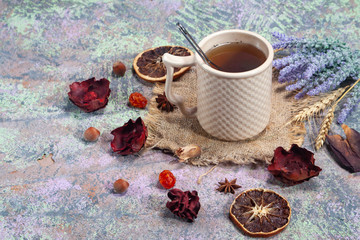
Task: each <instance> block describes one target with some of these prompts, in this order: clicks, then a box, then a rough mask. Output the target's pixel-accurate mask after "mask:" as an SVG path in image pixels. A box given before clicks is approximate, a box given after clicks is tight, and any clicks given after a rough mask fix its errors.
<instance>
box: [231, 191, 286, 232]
mask: <svg viewBox="0 0 360 240" xmlns="http://www.w3.org/2000/svg"><path fill="white" fill-rule="evenodd" d="M290 216H291V208H290V205H289V202H288V201H287V200H286V199H285V198H284V197H282V196H280V195H279V194H277V193H276V192H274V191H271V190H267V189H261V188H256V189H249V190H247V191H244V192H242V193H241V194H240V195H238V196H237V197H236V198H235V200H234V202H233V203H232V204H231V207H230V219H231V220H232V221H233V222H234V223H235V224H236V225H237V226H238V227H239V228H240V229H242V230H243V231H244V232H245V234H247V235H249V236H252V237H270V236H273V235H275V234H277V233H279V232H281V231H282V230H283V229H284V228H285V227H286V226H287V225H288V224H289V222H290Z"/></svg>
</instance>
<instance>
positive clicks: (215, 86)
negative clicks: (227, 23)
mask: <svg viewBox="0 0 360 240" xmlns="http://www.w3.org/2000/svg"><path fill="white" fill-rule="evenodd" d="M231 42H240V43H247V44H251V45H253V46H255V47H257V48H258V49H260V50H261V51H262V52H263V53H264V54H265V56H266V60H265V62H264V63H263V64H262V65H260V66H259V67H257V68H255V69H252V70H250V71H246V72H239V73H230V72H222V71H219V70H216V69H214V68H212V67H210V66H208V65H207V64H206V63H205V62H204V61H203V60H202V59H201V57H200V56H199V55H198V54H197V53H196V54H195V55H192V56H186V57H179V56H174V55H171V54H168V53H166V54H164V56H163V58H162V61H163V63H164V64H165V66H166V69H167V75H166V82H165V95H166V97H167V98H168V100H169V101H170V102H171V103H172V104H175V105H176V106H178V107H179V109H180V111H181V112H182V113H183V114H184V115H185V116H188V117H194V116H196V117H197V119H198V121H199V123H200V125H201V127H202V128H203V129H204V130H205V131H206V132H207V133H209V134H210V135H212V136H214V137H216V138H218V139H221V140H226V141H239V140H245V139H249V138H252V137H254V136H256V135H258V134H259V133H260V132H262V131H263V130H264V129H265V127H266V126H267V124H268V123H269V119H270V112H271V92H272V88H271V83H272V61H273V58H274V51H273V48H272V46H271V44H270V43H269V42H268V41H267V40H266V39H265V38H264V37H262V36H260V35H259V34H256V33H253V32H249V31H245V30H237V29H234V30H224V31H219V32H215V33H213V34H211V35H209V36H207V37H205V38H204V39H203V40H202V41H201V42H200V43H199V46H200V48H201V49H202V50H203V51H204V52H205V53H206V52H207V51H208V50H210V49H212V48H213V47H215V46H217V45H220V44H224V43H231ZM192 65H195V66H196V73H197V106H196V107H193V108H187V107H185V106H184V98H183V97H182V96H180V95H177V94H174V93H172V91H171V85H172V82H173V74H174V67H184V66H192Z"/></svg>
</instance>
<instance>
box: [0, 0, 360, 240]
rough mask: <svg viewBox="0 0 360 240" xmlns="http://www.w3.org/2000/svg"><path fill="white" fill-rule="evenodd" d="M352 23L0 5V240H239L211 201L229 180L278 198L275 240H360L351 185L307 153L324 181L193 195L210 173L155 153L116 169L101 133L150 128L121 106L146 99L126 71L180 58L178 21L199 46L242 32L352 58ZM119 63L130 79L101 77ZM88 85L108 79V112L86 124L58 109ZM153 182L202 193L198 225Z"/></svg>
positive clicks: (217, 200)
mask: <svg viewBox="0 0 360 240" xmlns="http://www.w3.org/2000/svg"><path fill="white" fill-rule="evenodd" d="M359 15H360V1H341V0H338V1H335V0H327V1H326V0H324V1H309V0H306V1H300V0H298V1H261V0H247V1H245V0H243V1H230V0H229V1H196V0H192V1H177V0H168V1H165V0H163V1H156V0H154V1H149V0H147V1H110V0H106V1H95V0H86V1H80V0H76V1H75V0H72V1H70V0H67V1H55V0H49V1H34V0H28V1H13V0H0V37H1V42H0V64H1V68H0V106H1V107H0V162H1V165H0V239H244V238H246V237H245V236H244V235H243V234H242V233H241V232H240V231H239V230H238V229H237V228H236V227H235V226H234V225H233V224H232V223H231V221H230V220H229V218H228V210H229V206H230V204H231V202H232V201H233V199H234V195H224V194H221V193H219V192H217V191H215V190H214V189H215V188H216V186H217V182H218V181H221V180H223V179H224V178H225V177H227V178H228V179H232V178H237V179H238V183H239V184H241V185H242V189H249V188H255V187H264V188H269V189H272V190H274V191H277V192H278V193H280V194H282V195H283V196H284V197H286V198H287V199H288V201H289V202H290V205H291V207H292V219H291V222H290V224H289V226H288V227H287V228H286V229H285V231H284V232H282V233H280V234H279V235H277V236H275V237H274V238H273V239H359V234H360V200H359V197H360V184H359V183H360V175H359V174H349V173H348V172H346V171H345V170H343V169H342V168H340V167H339V166H338V165H337V164H336V163H335V162H334V160H333V159H332V157H331V156H330V154H329V152H328V151H327V150H326V149H322V150H321V151H319V152H317V153H316V154H315V158H316V164H317V165H319V166H320V167H321V168H322V169H323V171H322V172H321V173H320V176H319V177H316V178H313V179H311V180H310V181H308V182H305V183H303V184H300V185H297V186H293V187H286V186H284V185H282V184H279V183H278V182H277V181H275V180H274V179H273V178H272V176H271V175H270V174H269V173H268V172H267V170H266V166H261V165H260V166H245V167H241V166H219V167H217V168H216V169H215V170H214V171H213V172H212V173H211V174H209V175H208V176H206V177H204V179H203V182H202V184H201V185H198V184H197V183H196V180H197V177H198V176H200V175H201V174H202V173H204V172H206V171H207V170H208V169H207V168H198V167H193V166H188V165H184V164H180V163H177V162H176V161H174V159H175V158H173V157H172V156H169V155H164V154H162V153H160V152H155V151H148V152H146V153H144V154H143V155H141V156H127V157H122V156H119V155H117V154H114V153H112V150H111V148H110V141H111V139H112V136H111V135H110V134H109V133H110V131H111V130H113V129H115V128H116V127H119V126H121V125H122V124H124V123H125V122H126V121H127V120H128V119H129V118H133V119H135V118H137V117H138V116H145V115H146V110H136V109H133V108H129V107H128V105H127V98H128V96H129V94H130V93H131V92H134V91H139V92H142V93H144V95H145V96H147V97H148V98H150V97H151V89H152V84H149V83H145V82H144V81H142V80H139V79H138V78H136V77H135V76H134V74H133V73H132V71H131V70H130V68H131V65H132V61H133V58H134V57H135V56H136V55H137V53H139V52H140V51H142V50H144V49H147V48H150V47H154V46H159V45H167V44H180V45H184V46H188V44H187V42H186V41H185V40H184V38H183V37H182V35H181V34H180V33H179V32H178V31H177V29H176V26H175V23H176V22H177V21H180V22H182V23H183V25H185V26H186V27H187V28H188V30H189V31H190V32H191V33H193V35H194V37H195V38H196V39H198V40H200V39H201V38H203V37H205V36H206V35H208V34H209V33H212V32H214V31H218V30H222V29H230V28H241V29H246V30H251V31H256V32H258V33H260V34H262V35H263V36H265V37H266V38H268V39H269V40H271V38H270V33H271V32H272V31H279V32H283V33H287V34H289V35H295V36H298V37H301V36H312V35H314V34H316V35H317V36H319V37H324V36H332V37H336V38H338V39H340V40H343V41H345V42H347V43H348V44H349V45H350V46H352V47H354V48H360V42H359V41H358V39H359V33H360V30H359V26H360V20H359V17H358V16H359ZM115 60H122V61H123V62H124V63H125V64H126V66H127V67H128V69H129V70H128V71H127V72H126V74H125V76H124V77H123V78H114V77H112V76H111V66H112V63H113V62H114V61H115ZM92 76H95V77H97V78H101V77H106V78H108V79H109V80H110V81H111V84H110V88H111V90H112V92H111V96H110V99H109V104H108V106H107V107H106V108H105V109H102V110H99V111H96V112H94V113H84V112H82V111H81V110H80V109H78V108H77V107H76V106H74V105H73V104H72V103H71V102H70V101H69V100H68V97H67V92H68V91H69V87H68V86H69V84H71V83H72V82H74V81H81V80H85V79H87V78H89V77H92ZM359 117H360V110H359V109H357V110H356V111H355V112H354V113H353V114H352V115H351V117H350V118H349V119H348V122H347V124H348V125H349V126H350V127H353V128H355V129H356V130H358V131H360V124H359V121H358V119H359ZM90 126H94V127H96V128H98V129H99V130H100V131H101V132H102V135H101V137H100V139H99V140H98V141H97V142H95V143H87V142H84V141H83V139H82V134H83V131H84V130H85V129H87V128H88V127H90ZM332 129H333V132H335V133H341V134H342V130H341V129H340V127H339V126H337V125H333V128H332ZM305 146H306V147H307V148H308V149H310V150H312V147H311V145H310V144H309V141H307V143H306V144H305ZM49 153H52V154H53V159H54V160H55V163H54V164H52V165H51V166H48V167H41V166H40V164H39V163H38V161H37V159H39V158H41V157H42V155H43V154H49ZM163 169H169V170H171V171H172V172H173V173H174V175H175V176H176V177H177V183H176V187H178V188H180V189H182V190H197V191H198V192H199V196H200V202H201V204H202V205H201V209H200V212H199V215H198V218H197V219H196V221H195V222H194V223H187V222H184V221H181V220H179V219H178V218H175V217H174V216H173V215H172V213H170V212H169V211H168V209H167V208H166V207H165V204H166V202H167V201H168V198H167V196H166V194H167V191H166V190H164V189H162V188H161V187H160V186H159V185H158V181H157V178H158V174H159V173H160V172H161V171H162V170H163ZM118 178H125V179H127V180H128V181H129V182H130V188H129V190H128V191H127V193H126V194H123V195H115V194H113V193H112V183H113V182H114V181H115V180H116V179H118Z"/></svg>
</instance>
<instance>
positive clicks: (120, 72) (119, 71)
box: [113, 61, 126, 77]
mask: <svg viewBox="0 0 360 240" xmlns="http://www.w3.org/2000/svg"><path fill="white" fill-rule="evenodd" d="M113 72H114V74H115V75H117V76H121V77H122V76H124V74H125V72H126V67H125V65H124V64H123V63H122V62H120V61H119V62H115V63H114V64H113Z"/></svg>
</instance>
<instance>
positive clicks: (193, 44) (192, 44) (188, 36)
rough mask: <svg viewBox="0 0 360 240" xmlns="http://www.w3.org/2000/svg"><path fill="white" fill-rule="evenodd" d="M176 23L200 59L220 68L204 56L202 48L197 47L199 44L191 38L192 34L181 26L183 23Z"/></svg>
mask: <svg viewBox="0 0 360 240" xmlns="http://www.w3.org/2000/svg"><path fill="white" fill-rule="evenodd" d="M176 25H177V26H178V28H179V30H180V32H181V33H182V34H183V35H184V37H185V38H186V40H188V42H189V43H190V44H191V46H192V47H193V48H194V49H195V51H196V52H197V53H198V54H199V55H200V57H201V59H202V60H203V61H204V62H205V63H206V64H208V65H210V64H211V65H213V66H215V68H217V69H219V70H220V67H219V66H217V65H216V64H215V63H213V62H212V61H210V59H209V58H208V57H207V56H206V54H205V53H204V52H203V50H201V48H200V47H199V45H198V44H197V43H196V41H195V40H194V39H193V38H192V36H191V35H190V34H189V32H188V31H187V30H186V29H185V28H184V27H183V25H181V24H180V23H179V22H178V23H176Z"/></svg>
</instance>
